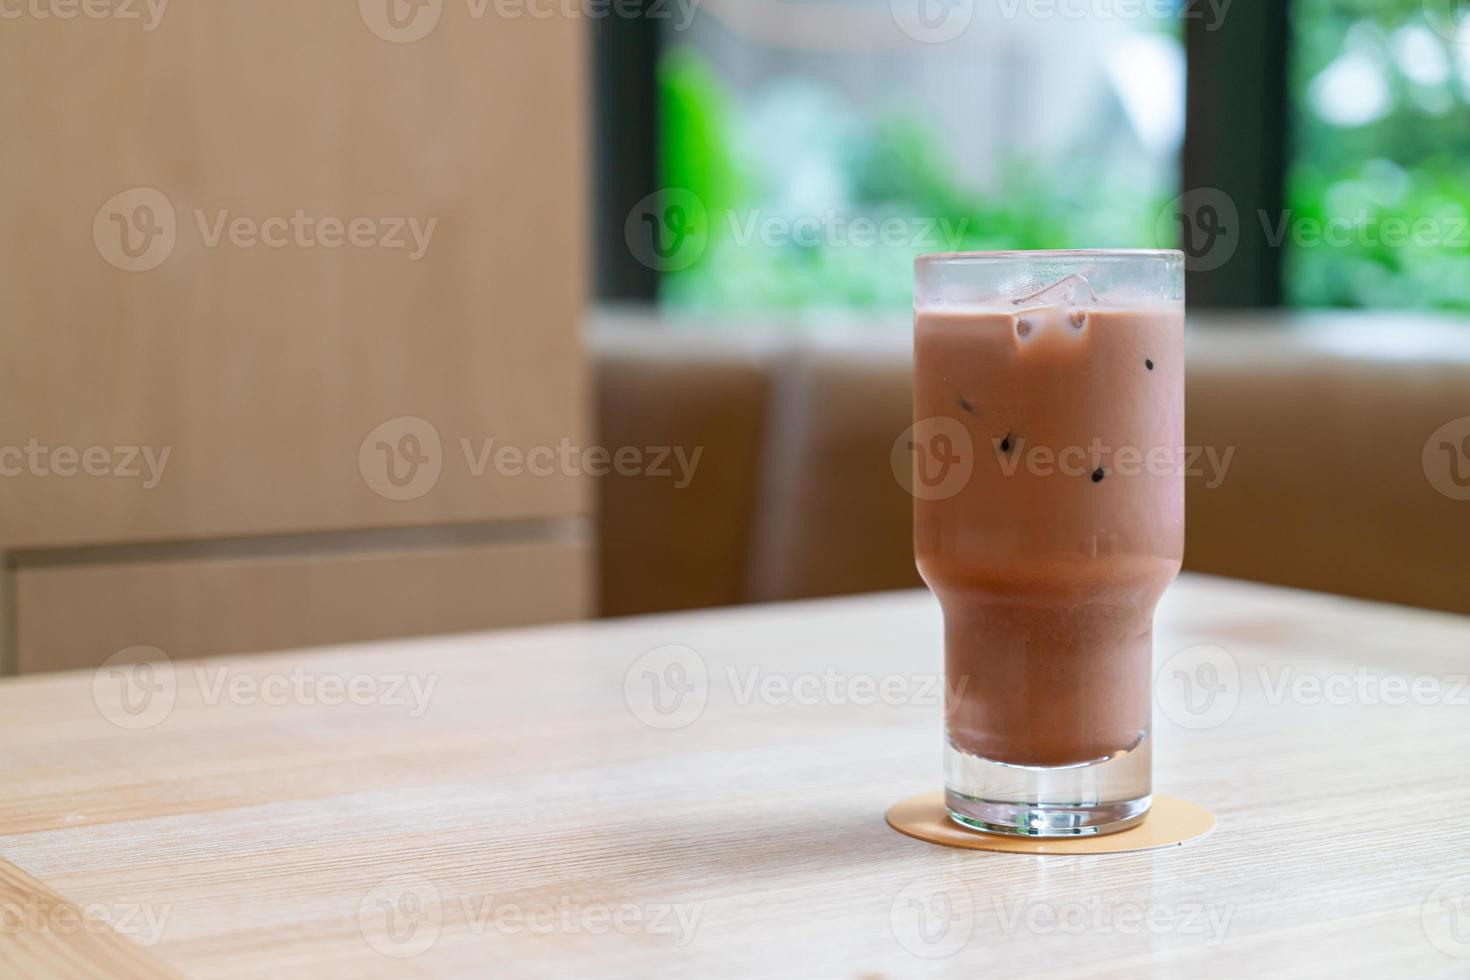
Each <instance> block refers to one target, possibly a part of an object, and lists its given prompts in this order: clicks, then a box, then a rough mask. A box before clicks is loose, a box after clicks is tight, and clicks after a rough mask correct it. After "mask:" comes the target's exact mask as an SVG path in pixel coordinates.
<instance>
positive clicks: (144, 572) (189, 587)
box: [15, 537, 592, 674]
mask: <svg viewBox="0 0 1470 980" xmlns="http://www.w3.org/2000/svg"><path fill="white" fill-rule="evenodd" d="M591 554H592V553H591V548H590V546H589V545H588V544H587V542H586V541H585V540H584V539H583V538H581V537H567V538H564V539H561V540H551V541H526V542H506V543H500V544H482V545H473V546H468V547H460V548H453V547H441V548H424V549H416V548H396V549H383V550H369V551H365V552H361V553H351V554H303V555H297V556H291V557H255V558H241V559H221V560H210V559H203V560H180V561H136V562H128V563H121V564H83V565H63V566H57V567H41V568H22V569H20V570H19V571H17V572H16V573H15V578H16V605H17V608H18V611H19V617H18V620H19V631H18V644H17V645H18V658H17V659H18V667H19V670H20V672H21V673H23V674H24V673H34V672H37V671H45V670H61V669H72V668H93V667H96V666H98V665H99V664H101V663H102V662H103V661H105V660H106V659H107V658H108V657H110V656H112V655H113V654H115V653H117V652H119V651H121V650H124V649H127V648H129V647H132V646H139V645H146V646H154V647H158V648H159V649H161V650H163V651H164V653H166V654H167V655H168V656H169V657H171V658H174V659H193V658H198V657H210V656H217V655H220V654H226V653H236V652H253V651H259V650H276V649H287V648H293V647H303V646H313V645H317V644H327V643H345V642H350V641H355V640H371V639H380V638H384V637H401V636H414V635H420V634H433V633H453V632H462V631H467V630H479V629H490V628H494V627H500V626H519V625H530V624H535V623H545V622H556V621H560V620H567V619H578V618H582V617H585V616H587V615H589V614H590V613H591V605H592V598H591V586H590V579H591V568H592V558H591Z"/></svg>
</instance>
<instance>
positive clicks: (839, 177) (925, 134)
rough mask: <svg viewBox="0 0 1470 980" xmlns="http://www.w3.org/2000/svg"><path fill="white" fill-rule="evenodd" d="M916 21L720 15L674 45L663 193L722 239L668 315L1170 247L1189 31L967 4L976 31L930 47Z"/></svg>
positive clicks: (869, 15)
mask: <svg viewBox="0 0 1470 980" xmlns="http://www.w3.org/2000/svg"><path fill="white" fill-rule="evenodd" d="M1105 6H1107V8H1108V9H1109V10H1112V9H1114V5H1105ZM1124 6H1127V5H1124ZM1135 6H1137V7H1139V8H1149V9H1151V10H1154V11H1157V9H1158V5H1156V4H1142V5H1135ZM902 8H903V2H902V0H845V2H831V0H828V2H821V3H818V2H809V3H803V2H799V0H783V2H780V3H772V2H770V0H736V2H734V3H725V2H717V0H708V2H706V3H704V4H702V5H701V6H700V13H699V15H698V17H696V18H695V19H694V21H693V23H692V24H690V25H687V27H686V28H685V29H672V28H671V29H669V30H668V31H667V36H666V45H665V51H664V55H663V57H662V61H661V63H660V66H659V80H660V90H661V117H662V137H661V139H662V147H661V153H660V156H661V166H662V170H663V173H662V174H661V183H662V185H663V186H664V187H665V188H678V189H680V190H687V191H689V192H690V193H691V194H692V197H685V196H682V195H681V200H682V201H683V202H684V204H685V205H687V206H688V207H687V208H686V211H687V210H689V209H701V208H702V209H703V212H704V217H705V218H706V220H707V224H708V231H709V237H708V241H707V244H706V246H705V248H704V250H703V252H702V254H700V256H699V258H698V260H697V261H694V262H693V263H692V264H691V265H689V266H688V267H687V268H681V269H679V270H677V271H669V272H666V274H665V275H664V276H663V278H662V282H661V288H660V299H661V302H662V303H664V304H665V305H667V306H671V307H678V308H686V309H690V308H692V309H701V308H703V309H722V310H729V309H745V310H771V311H780V310H820V309H853V308H859V309H862V308H866V309H901V308H904V307H906V306H908V304H909V302H910V297H911V294H912V268H911V261H912V258H913V257H914V256H916V255H919V254H922V253H925V252H937V251H950V250H968V249H998V248H1027V249H1032V248H1069V247H1154V246H1156V245H1157V244H1158V241H1157V238H1156V234H1155V226H1156V223H1157V220H1158V217H1159V214H1160V212H1161V210H1162V209H1163V208H1164V205H1165V203H1166V202H1167V201H1169V200H1170V199H1171V198H1172V197H1174V196H1175V195H1176V194H1177V193H1178V191H1177V186H1178V184H1179V175H1178V162H1177V161H1178V158H1179V150H1180V142H1181V139H1182V136H1183V128H1184V120H1183V104H1184V98H1183V96H1184V56H1183V47H1182V32H1181V30H1180V25H1179V22H1178V20H1177V19H1176V18H1173V17H1168V18H1162V19H1161V18H1159V17H1157V16H1156V14H1150V13H1148V12H1146V11H1143V10H1141V9H1140V10H1139V11H1137V12H1136V13H1133V14H1132V15H1131V16H1124V15H1119V14H1114V15H1112V16H1099V15H1098V14H1097V13H1096V12H1092V13H1089V14H1088V16H1086V17H1084V18H1078V17H1076V16H1075V11H1076V10H1078V9H1081V8H1079V7H1078V6H1077V5H1071V6H1070V7H1069V6H1068V5H1066V4H1062V5H1057V4H1038V3H1028V2H1025V0H1017V2H1014V3H1002V4H988V3H986V4H974V5H969V4H965V3H963V2H961V3H960V4H958V5H957V6H956V8H955V9H962V10H966V11H968V12H969V13H971V14H972V16H971V18H970V20H969V21H968V22H967V23H966V25H965V26H964V29H963V31H962V32H960V33H959V35H958V36H957V37H954V38H952V39H949V40H946V41H943V42H942V43H933V42H931V41H926V40H919V39H916V38H915V37H914V36H912V35H914V34H918V35H923V34H924V30H925V29H924V28H922V26H921V25H918V26H916V25H914V24H906V25H903V26H901V25H900V20H901V19H902V18H901V17H900V16H898V15H896V14H895V10H896V9H902ZM937 9H939V10H944V9H946V8H943V7H937ZM1099 9H1101V8H1099ZM1069 11H1070V12H1071V13H1072V16H1064V14H1065V13H1067V12H1069ZM906 30H907V33H906ZM680 218H681V221H686V223H687V219H688V215H687V214H684V213H682V212H681V215H680ZM670 230H671V231H677V229H670ZM680 264H682V263H680Z"/></svg>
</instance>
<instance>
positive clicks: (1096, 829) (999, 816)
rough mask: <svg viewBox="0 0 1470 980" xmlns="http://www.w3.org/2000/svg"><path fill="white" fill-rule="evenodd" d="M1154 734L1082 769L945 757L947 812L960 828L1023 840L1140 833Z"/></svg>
mask: <svg viewBox="0 0 1470 980" xmlns="http://www.w3.org/2000/svg"><path fill="white" fill-rule="evenodd" d="M1149 750H1150V745H1149V739H1148V735H1147V733H1145V734H1143V735H1140V736H1139V738H1138V741H1137V742H1135V743H1134V745H1133V746H1131V747H1130V748H1128V749H1125V750H1123V751H1121V752H1118V753H1116V754H1114V755H1111V756H1108V757H1107V758H1104V759H1098V760H1097V761H1095V762H1084V763H1079V764H1078V765H1075V766H1060V767H1055V768H1053V767H1041V766H1016V765H1009V764H1007V763H1004V762H996V761H994V760H993V759H984V758H981V757H980V756H977V755H971V754H969V753H967V752H964V751H962V750H960V749H958V748H956V747H955V746H954V744H953V743H949V744H947V745H946V746H945V752H944V775H945V780H944V782H945V794H944V797H945V807H946V809H947V810H948V811H949V817H950V819H951V820H953V821H954V822H955V823H957V824H959V825H960V826H961V827H965V828H968V829H970V830H979V831H984V832H985V833H988V834H1008V835H1011V836H1016V837H1088V836H1095V835H1100V834H1115V833H1117V832H1118V831H1120V830H1127V829H1128V828H1129V827H1136V826H1138V825H1139V824H1140V823H1142V822H1143V820H1144V818H1145V817H1146V816H1148V808H1149V804H1150V802H1151V801H1152V797H1151V795H1150V780H1151V776H1152V760H1151V758H1150V755H1151V753H1150V751H1149Z"/></svg>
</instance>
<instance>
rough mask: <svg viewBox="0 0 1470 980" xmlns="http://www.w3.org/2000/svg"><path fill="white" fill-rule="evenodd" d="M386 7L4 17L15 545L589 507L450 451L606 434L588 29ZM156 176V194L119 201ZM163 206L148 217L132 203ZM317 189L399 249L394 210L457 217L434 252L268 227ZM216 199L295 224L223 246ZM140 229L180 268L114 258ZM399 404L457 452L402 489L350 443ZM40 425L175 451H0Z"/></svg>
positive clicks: (283, 4) (2, 287) (249, 1)
mask: <svg viewBox="0 0 1470 980" xmlns="http://www.w3.org/2000/svg"><path fill="white" fill-rule="evenodd" d="M384 3H385V4H386V0H384ZM31 6H32V7H34V6H35V5H31ZM42 6H43V7H44V5H42ZM113 6H116V5H113ZM373 6H374V4H373V2H372V0H364V2H363V3H357V2H353V0H345V2H338V3H303V2H301V0H211V2H208V3H188V4H185V3H173V4H168V5H166V7H165V8H164V12H163V16H162V18H161V20H159V21H158V23H157V24H156V27H155V29H152V30H149V29H147V26H148V24H147V14H146V11H147V10H148V9H149V8H148V7H147V6H146V5H144V4H142V3H139V4H137V5H133V8H132V9H136V10H138V11H142V12H144V14H145V16H144V19H143V20H141V21H127V20H118V19H104V20H92V19H88V18H85V17H78V18H76V19H72V20H59V19H55V18H47V19H40V18H37V17H35V16H32V15H30V14H27V15H25V16H21V17H19V18H18V19H11V20H6V21H5V26H4V29H3V30H0V79H3V84H0V128H3V130H4V131H5V132H6V133H7V134H9V135H8V136H7V138H6V139H5V140H4V141H0V172H3V173H4V174H5V181H4V183H3V184H0V213H3V214H4V215H5V221H6V224H7V226H8V230H9V231H10V232H12V233H10V234H6V235H4V236H0V322H3V324H4V329H3V331H0V399H3V411H0V468H7V469H8V470H10V471H14V470H17V469H18V470H19V471H20V472H18V473H15V474H14V475H6V476H5V477H4V478H0V548H15V549H39V548H51V547H57V546H70V545H84V544H98V543H108V542H132V541H157V540H186V539H199V538H217V537H230V536H240V535H252V534H262V533H265V534H277V533H288V532H297V531H322V530H331V529H355V528H369V527H383V526H410V525H425V524H441V523H451V522H484V521H490V520H500V519H506V518H528V517H544V516H559V515H572V514H580V513H585V512H586V511H587V510H588V509H589V507H590V502H589V491H588V488H586V487H585V485H584V481H580V480H577V479H575V478H572V477H569V476H566V475H563V474H558V475H555V476H551V477H545V478H534V477H525V476H522V477H516V476H508V475H497V474H495V473H494V472H490V473H487V474H486V475H484V476H480V477H477V476H475V475H474V474H473V473H472V472H471V471H470V469H469V467H468V466H467V464H466V461H465V457H464V454H463V452H462V447H461V443H460V440H461V439H468V440H470V443H471V445H472V446H474V447H479V446H481V445H483V442H484V440H486V439H495V440H496V445H502V444H512V445H515V446H518V447H521V448H530V447H533V446H538V445H550V446H556V445H557V444H558V443H559V442H560V441H561V440H562V439H569V440H571V441H573V442H576V443H585V441H586V436H585V432H586V429H585V425H584V416H585V414H586V406H585V403H584V395H583V387H584V386H583V376H582V374H583V371H582V358H581V351H580V341H579V338H578V330H577V325H578V319H579V317H580V312H581V309H582V304H583V299H584V295H583V294H584V270H583V265H584V257H583V251H584V234H583V227H584V213H585V201H584V192H583V185H584V183H585V181H586V173H585V169H586V165H585V159H586V154H585V146H584V135H583V131H584V128H585V113H584V106H583V101H584V99H583V85H584V73H583V58H584V47H585V44H584V35H585V32H586V24H585V23H584V22H583V21H582V20H581V19H580V18H568V17H554V18H550V19H533V18H531V17H529V16H521V17H518V18H509V19H507V18H503V17H498V16H496V15H495V13H494V11H495V10H496V7H495V5H493V4H491V5H489V6H488V7H487V11H488V13H487V14H486V15H485V16H483V17H480V18H476V17H474V16H473V15H472V11H473V10H474V9H475V8H474V6H473V5H465V4H453V3H446V4H443V5H442V9H441V10H440V11H439V20H438V22H437V24H435V26H434V28H433V30H432V31H430V32H429V33H428V34H427V36H425V37H423V38H422V39H420V40H417V41H414V42H412V43H397V42H395V41H392V40H385V39H384V38H383V37H380V36H378V35H377V34H375V33H374V31H373V30H372V29H370V27H369V24H368V22H369V20H371V19H372V18H371V17H370V16H365V15H364V11H369V13H370V12H371V10H372V8H373ZM398 7H399V8H400V9H401V10H413V9H415V8H414V7H412V6H411V5H405V4H399V5H398ZM29 9H31V8H30V7H28V8H27V10H29ZM424 9H425V10H427V11H429V12H430V13H432V12H433V11H434V10H435V9H436V6H435V5H429V6H428V7H425V8H424ZM378 26H379V28H380V29H381V27H382V25H381V24H379V25H378ZM390 33H391V32H390ZM139 188H145V189H153V190H156V191H158V192H159V193H160V194H161V195H162V198H158V197H156V196H154V197H152V198H149V197H148V196H147V195H143V194H141V193H140V192H135V193H131V194H130V195H129V194H124V197H122V198H120V199H118V200H115V201H113V203H112V204H111V205H110V206H108V207H106V208H104V204H105V203H106V202H109V200H110V199H113V198H114V197H115V196H116V195H119V194H120V193H123V192H129V191H136V189H139ZM150 201H151V204H152V205H153V211H152V213H151V217H150V216H149V213H148V212H141V213H140V212H138V211H137V208H138V206H139V205H140V204H141V205H147V204H149V203H150ZM170 208H171V209H172V212H173V215H174V218H175V225H174V228H175V230H174V234H173V236H172V248H171V250H168V249H166V248H164V244H166V243H167V241H168V234H167V232H166V230H165V231H164V232H163V233H160V234H158V235H152V236H150V237H148V238H147V239H145V237H144V236H143V234H142V233H141V232H140V231H139V229H140V228H154V227H160V228H164V229H166V228H167V224H166V222H165V221H164V218H165V216H166V212H167V210H168V209H170ZM298 210H299V211H300V212H302V214H303V215H304V216H306V217H309V218H312V219H322V218H335V219H337V220H340V221H342V222H344V224H345V223H346V222H350V221H351V220H352V219H354V218H367V219H373V220H376V221H378V222H380V223H379V224H377V225H376V226H375V229H374V231H373V232H372V233H369V232H368V231H367V226H365V225H364V226H360V228H361V233H360V234H359V235H358V240H359V241H366V240H368V239H369V238H372V237H374V236H383V235H390V234H391V235H392V237H393V238H394V240H398V239H400V238H404V237H405V232H398V233H396V234H394V229H393V223H394V220H395V219H406V218H410V217H412V218H417V219H419V221H420V225H419V227H420V231H421V233H422V232H424V231H425V230H426V229H427V227H428V225H427V223H428V222H429V221H430V220H437V223H436V224H435V225H434V228H433V232H432V235H431V236H430V237H429V238H428V247H427V250H426V251H425V252H424V253H423V254H422V256H421V257H419V258H418V259H416V260H414V259H413V258H412V257H411V256H412V253H413V251H414V248H413V247H412V246H410V247H408V248H385V247H376V246H375V247H355V246H353V245H351V244H346V245H343V246H341V247H336V248H328V247H324V245H323V239H322V238H321V237H320V232H321V231H322V230H321V229H316V230H314V231H313V232H312V233H311V234H305V233H298V232H297V231H295V230H294V229H291V230H287V229H284V228H282V227H280V226H270V227H269V228H265V227H264V222H265V221H266V219H268V218H272V217H275V218H282V217H284V218H288V219H290V218H294V215H295V214H296V212H297V211H298ZM222 216H224V217H225V218H226V220H228V221H233V220H234V219H237V218H241V217H245V218H249V219H251V220H252V221H253V222H256V223H257V224H260V225H261V226H262V227H263V229H264V230H267V231H270V232H271V233H272V234H273V237H275V240H277V241H279V240H281V239H280V238H279V235H280V234H282V233H284V234H286V236H287V238H286V240H287V244H286V245H285V246H284V247H270V246H267V245H264V244H257V245H255V246H253V247H243V246H241V245H238V244H231V243H230V237H229V235H228V233H227V234H226V236H225V237H224V238H223V239H221V240H220V241H219V242H218V243H216V244H211V243H210V237H211V235H212V234H213V233H214V231H215V226H216V225H217V223H218V222H219V221H220V219H221V217H222ZM135 219H146V220H143V222H142V224H133V225H132V229H131V235H132V240H133V242H134V244H135V245H137V246H139V247H141V246H142V245H143V243H144V242H145V240H146V241H150V242H154V243H158V245H157V247H158V248H160V249H163V251H161V252H158V251H156V252H149V251H147V250H146V249H145V250H144V251H143V253H142V255H141V257H140V258H139V259H138V260H137V262H141V263H142V264H145V265H146V264H149V263H150V262H151V261H152V260H153V259H156V258H157V257H158V256H159V255H161V254H166V258H164V259H163V260H162V261H161V263H160V264H157V265H156V267H154V268H150V269H146V270H145V271H124V269H121V268H117V267H115V266H114V264H111V263H110V262H109V261H108V256H109V255H110V256H111V258H112V259H113V260H115V261H117V262H119V263H120V264H123V265H128V264H129V263H130V262H131V261H133V260H129V259H127V258H126V256H125V255H124V254H123V253H122V252H121V251H120V250H119V246H120V243H121V237H120V233H119V226H118V224H117V222H118V221H122V222H124V223H125V224H126V223H129V222H134V221H135ZM201 222H202V223H203V224H204V226H205V227H204V228H203V229H201V228H200V223H201ZM94 224H98V225H99V230H98V232H97V235H96V237H95V238H94ZM325 233H326V236H327V238H326V241H327V242H330V241H335V240H336V238H337V236H338V235H341V236H343V237H344V238H345V228H344V229H343V230H341V231H338V232H336V233H335V234H334V233H333V232H332V230H331V229H330V227H329V228H328V229H326V230H325ZM236 240H237V241H240V240H241V239H239V238H238V237H237V239H236ZM298 240H306V241H314V242H316V243H317V244H316V246H315V247H310V248H308V247H303V246H302V245H300V244H297V241H298ZM410 240H411V239H410ZM99 242H100V243H101V244H100V245H99ZM404 416H411V417H420V418H423V419H426V420H428V421H429V422H430V423H431V424H432V425H433V427H434V429H435V431H436V432H437V434H438V436H439V437H440V439H441V448H440V450H439V453H438V456H439V460H440V467H441V471H442V472H441V474H440V476H439V478H438V480H437V481H435V482H434V483H433V486H432V489H429V490H427V491H426V492H424V493H423V494H422V495H421V496H417V497H416V498H415V499H410V500H393V499H387V498H386V497H385V496H383V495H380V494H379V493H376V492H374V490H373V489H372V487H371V486H370V483H369V480H368V479H365V478H364V475H363V472H362V471H361V470H360V467H359V450H360V448H361V447H362V446H363V443H364V440H365V438H366V437H367V436H368V435H369V433H370V432H372V431H373V430H374V429H375V428H376V427H377V426H379V425H380V424H381V423H383V422H385V421H386V420H390V419H394V418H398V417H404ZM401 434H402V433H394V434H391V435H392V439H391V440H390V442H391V444H394V445H396V444H397V438H398V436H399V435H401ZM31 440H35V445H36V446H37V447H39V448H43V449H47V450H53V451H54V450H56V449H62V450H63V451H65V450H75V451H76V452H77V453H78V454H79V458H77V459H70V457H69V456H66V455H63V457H62V458H61V460H59V461H58V462H60V463H61V464H62V465H61V467H60V468H61V469H62V470H70V469H72V468H76V469H78V470H80V469H81V468H82V463H83V460H84V459H85V457H82V456H80V454H81V453H84V452H85V451H86V450H88V449H91V448H92V447H102V448H103V449H105V450H107V453H108V455H107V456H106V461H105V462H104V461H103V457H102V456H100V455H97V454H94V455H93V456H92V458H91V463H92V468H93V470H94V471H101V470H103V469H107V470H109V471H110V470H112V469H114V468H116V467H117V466H119V465H121V464H123V463H124V462H125V461H126V454H127V450H126V449H124V451H123V452H121V453H114V452H113V450H114V449H116V448H117V447H149V448H151V449H152V450H153V451H154V453H155V458H157V457H158V456H159V455H161V453H162V452H163V450H164V449H165V448H167V449H168V450H169V457H168V462H167V465H166V466H165V467H164V470H163V475H162V479H161V481H160V482H158V483H157V485H156V486H153V487H145V483H146V482H147V480H146V479H145V478H144V477H142V476H140V477H137V478H129V477H126V476H100V475H92V476H88V475H85V474H84V473H80V472H79V473H78V474H77V475H72V476H60V475H56V473H55V472H54V470H55V469H56V467H55V466H54V465H53V462H52V459H53V458H52V457H49V456H48V457H47V461H46V462H45V463H44V464H42V465H41V466H37V465H35V464H33V463H30V462H26V461H23V460H22V459H21V458H20V457H17V456H15V455H14V454H13V453H12V454H9V455H5V451H6V450H7V449H20V450H22V451H23V450H24V448H25V447H26V446H27V445H28V444H30V441H31ZM420 445H422V443H421V444H420ZM375 451H376V450H375V449H374V448H373V447H372V446H370V447H369V454H370V455H371V453H372V452H375ZM135 465H136V464H135ZM137 468H138V469H139V470H140V472H141V473H146V468H144V467H142V466H137ZM42 470H44V471H45V472H40V471H42Z"/></svg>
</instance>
